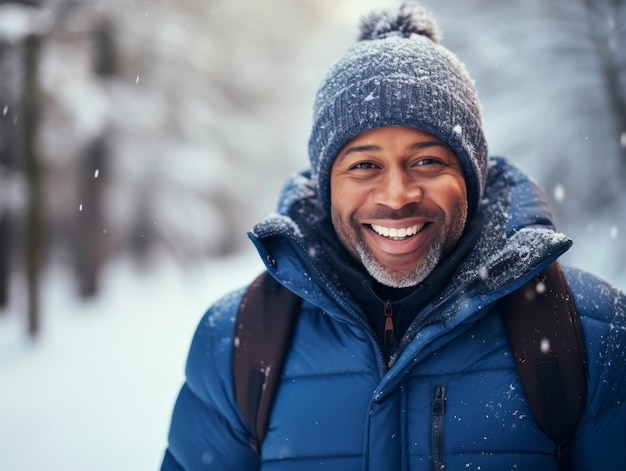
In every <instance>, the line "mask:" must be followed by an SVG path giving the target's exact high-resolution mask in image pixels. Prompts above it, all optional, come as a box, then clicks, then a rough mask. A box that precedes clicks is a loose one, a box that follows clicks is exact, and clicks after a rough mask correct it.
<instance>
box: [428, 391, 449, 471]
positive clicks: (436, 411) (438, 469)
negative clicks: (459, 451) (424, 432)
mask: <svg viewBox="0 0 626 471" xmlns="http://www.w3.org/2000/svg"><path fill="white" fill-rule="evenodd" d="M445 413H446V387H445V386H437V387H436V388H435V394H434V398H433V408H432V429H431V436H430V456H431V458H430V459H431V463H432V467H431V469H432V470H433V471H442V470H444V469H445V468H446V462H445V455H444V449H443V425H444V420H443V419H444V414H445Z"/></svg>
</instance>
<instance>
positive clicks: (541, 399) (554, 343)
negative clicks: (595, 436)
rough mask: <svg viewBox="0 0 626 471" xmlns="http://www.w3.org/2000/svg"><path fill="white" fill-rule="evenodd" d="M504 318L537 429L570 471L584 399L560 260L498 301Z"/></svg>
mask: <svg viewBox="0 0 626 471" xmlns="http://www.w3.org/2000/svg"><path fill="white" fill-rule="evenodd" d="M501 303H502V304H501V305H502V313H503V320H504V323H505V326H506V330H507V334H508V337H509V342H510V344H511V349H512V350H513V356H514V358H515V363H516V365H517V371H518V373H519V375H520V378H521V380H522V385H523V387H524V392H525V393H526V397H527V398H528V402H529V403H530V406H531V408H532V411H533V415H534V416H535V419H536V420H537V423H538V424H539V426H540V427H541V428H542V429H543V430H544V432H546V433H547V434H548V435H549V436H550V437H551V438H552V439H553V440H554V441H555V443H556V444H557V446H556V452H555V454H556V457H557V459H558V461H559V466H560V469H561V470H568V469H571V463H570V457H569V452H570V449H569V447H570V445H571V438H572V436H573V434H574V432H575V431H576V426H577V424H578V422H579V421H580V418H581V416H582V413H583V410H584V407H585V402H586V397H587V368H586V356H585V348H584V342H583V337H582V331H581V328H580V321H579V318H578V315H577V313H576V307H575V306H574V301H573V299H572V294H571V292H570V290H569V287H568V285H567V281H566V280H565V277H564V276H563V272H562V270H561V267H560V265H559V264H558V262H554V263H553V264H552V265H550V266H549V267H548V268H546V269H545V270H544V271H543V272H541V273H540V274H539V276H537V277H535V279H533V280H531V281H530V282H529V283H527V284H526V285H524V286H522V288H520V289H519V290H517V291H515V292H513V293H511V294H509V295H508V296H506V297H505V298H503V299H502V300H501Z"/></svg>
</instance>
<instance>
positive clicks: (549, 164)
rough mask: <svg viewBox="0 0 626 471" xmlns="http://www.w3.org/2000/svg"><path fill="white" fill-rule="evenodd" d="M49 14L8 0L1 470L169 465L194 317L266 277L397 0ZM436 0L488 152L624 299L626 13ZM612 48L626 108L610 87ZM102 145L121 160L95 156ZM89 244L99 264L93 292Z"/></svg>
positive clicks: (223, 3) (68, 7)
mask: <svg viewBox="0 0 626 471" xmlns="http://www.w3.org/2000/svg"><path fill="white" fill-rule="evenodd" d="M26 3H28V2H26ZM33 3H37V2H33ZM39 3H40V5H39V7H33V6H24V5H16V4H11V3H8V2H5V3H1V4H0V74H1V75H0V110H2V112H1V113H0V114H1V115H2V116H0V222H1V221H2V217H6V216H7V215H10V216H11V218H12V219H11V220H12V223H13V224H12V232H11V234H12V239H11V240H12V245H11V251H10V253H11V262H10V268H11V270H10V279H9V284H8V290H9V293H8V294H9V296H8V302H7V303H6V305H5V306H4V307H0V469H1V470H3V471H4V470H8V471H34V470H39V469H49V470H72V471H73V470H84V469H89V470H93V471H100V470H102V471H104V470H116V471H117V470H143V469H145V470H149V469H158V466H159V464H160V460H161V457H162V453H163V450H164V448H165V446H166V437H167V430H168V425H169V418H170V413H171V410H172V406H173V402H174V400H175V398H176V394H177V392H178V388H179V387H180V384H181V382H182V381H183V369H184V362H185V356H186V353H187V348H188V346H189V342H190V340H191V336H192V335H193V331H194V329H195V326H196V323H197V322H198V320H199V319H200V316H201V315H202V313H203V312H204V310H205V309H206V308H207V307H208V306H209V304H210V303H211V302H212V301H213V300H215V299H216V298H218V297H220V296H221V295H222V294H224V292H225V291H227V290H229V289H232V288H234V287H239V286H242V285H244V284H246V283H247V282H248V281H250V280H251V279H252V278H253V276H254V275H255V274H257V273H258V272H259V271H260V270H261V264H260V262H259V261H258V260H256V258H255V256H254V254H253V253H252V251H251V250H250V248H249V247H248V243H247V239H246V236H245V230H246V229H248V228H249V227H251V226H252V225H253V224H254V222H256V221H257V220H258V219H259V218H261V217H263V216H264V215H265V214H266V213H268V212H270V211H271V210H272V209H273V208H274V203H275V199H276V196H277V194H278V192H279V190H280V187H281V185H282V183H283V181H284V180H285V179H286V178H287V176H288V175H290V174H291V173H292V172H294V171H297V170H299V169H301V168H302V167H304V166H306V162H307V157H306V142H307V139H308V132H309V126H310V109H311V105H312V101H313V94H314V90H315V87H316V85H317V83H318V81H319V80H320V78H321V76H322V74H323V72H324V71H325V69H326V68H327V67H328V66H329V65H330V63H331V61H332V60H334V59H335V58H336V57H337V56H338V55H339V54H341V53H342V52H343V51H344V50H345V49H346V48H347V47H349V45H350V44H352V42H353V40H354V38H355V35H356V23H357V21H358V17H359V16H360V15H361V14H363V13H366V12H367V11H368V10H369V9H370V7H371V6H383V5H388V4H395V3H396V2H395V1H391V0H390V1H383V0H379V1H374V0H368V1H364V0H340V1H337V0H301V1H298V2H293V1H292V0H266V1H263V2H258V1H253V0H212V1H209V2H207V1H202V0H185V1H179V2H165V1H163V0H160V1H159V0H157V1H148V0H108V1H106V2H105V1H95V0H94V1H90V0H82V1H71V2H70V1H66V0H50V1H43V0H42V1H41V2H39ZM422 3H423V4H424V5H426V6H428V7H429V8H430V9H431V10H432V11H433V12H434V13H435V14H436V16H437V19H438V20H439V24H440V26H441V28H442V30H443V41H442V42H443V44H444V45H446V46H448V47H449V48H450V49H452V50H453V51H455V52H456V53H457V54H458V55H459V57H460V58H461V60H463V61H464V62H465V63H466V65H467V67H468V69H469V70H470V73H471V74H472V75H473V77H474V78H475V80H476V82H477V87H478V90H479V94H480V97H481V99H482V101H483V105H484V115H485V123H486V129H487V135H488V141H489V144H490V149H491V153H492V154H498V155H506V156H508V157H509V158H510V159H512V160H513V161H515V162H516V163H518V164H519V165H520V166H522V167H523V168H524V169H525V170H527V171H528V172H530V173H531V174H532V175H533V176H534V177H535V178H536V179H537V180H538V181H539V182H540V183H541V184H542V185H543V186H544V188H545V189H546V193H547V194H548V197H549V199H550V201H551V203H552V204H553V206H554V212H555V217H556V221H557V225H558V227H559V228H560V229H561V230H562V231H563V232H565V233H567V234H569V235H570V236H571V237H573V239H574V240H575V245H574V247H573V249H572V250H571V251H570V253H569V254H567V256H566V257H565V262H566V263H569V264H573V265H576V266H579V267H583V268H586V269H588V270H589V271H591V272H592V273H595V274H597V275H599V276H601V277H603V278H606V279H608V280H609V281H611V282H613V283H614V284H615V285H617V286H618V287H620V288H622V289H626V270H625V268H624V267H625V266H626V244H625V243H624V240H625V234H626V222H625V221H626V191H625V188H626V129H625V127H623V126H621V125H620V124H616V123H619V119H620V118H619V117H620V113H619V111H620V109H621V111H622V115H621V116H622V117H623V116H624V114H625V113H626V107H624V106H626V105H624V103H626V101H625V100H626V97H624V94H626V70H625V69H626V57H625V56H624V55H625V54H626V52H625V51H626V40H625V34H626V32H625V31H624V28H625V26H624V25H626V12H625V11H626V5H625V3H626V2H624V1H618V2H609V1H607V2H604V1H603V0H596V1H593V2H589V1H586V0H553V1H552V2H549V5H546V4H545V3H546V2H542V1H541V0H527V1H524V2H521V1H511V2H498V1H496V0H476V1H474V2H466V1H464V0H446V1H445V2H441V1H435V0H430V1H426V0H424V1H423V2H422ZM470 3H471V5H470ZM98 31H100V32H102V31H104V32H107V31H108V32H109V33H108V34H109V36H107V37H109V38H110V39H111V38H112V51H113V57H114V59H115V60H114V61H113V63H114V66H112V67H111V70H110V71H108V72H106V73H104V72H102V69H99V68H98V67H97V66H94V57H93V56H94V50H93V44H94V38H95V39H96V42H97V38H101V37H102V35H98V34H94V32H98ZM29 32H30V33H35V34H37V35H38V37H40V38H41V47H40V50H39V56H38V72H37V77H38V79H37V80H38V82H37V83H38V87H37V96H38V100H39V104H40V107H39V110H40V115H41V116H40V121H39V128H38V129H37V134H36V142H37V149H38V158H39V161H40V165H41V168H42V172H43V177H42V182H43V183H42V188H41V191H42V195H43V197H42V199H43V216H42V220H43V223H44V224H45V225H44V227H45V230H44V231H43V234H44V235H45V237H44V239H45V241H44V243H43V244H44V245H43V247H44V250H43V256H42V257H41V260H40V261H39V264H40V268H39V271H38V273H39V276H40V280H39V289H38V291H37V297H38V304H39V314H40V317H41V325H40V328H39V330H38V332H37V334H36V335H28V333H27V331H28V329H27V319H26V318H27V315H26V314H27V312H28V311H29V309H30V308H31V304H32V300H31V298H29V293H30V292H31V290H30V288H29V285H28V281H27V277H26V269H25V259H26V256H25V253H26V250H27V247H26V243H25V242H24V240H25V234H26V233H27V218H26V217H25V216H24V211H25V207H26V203H25V200H26V199H27V195H28V193H27V191H25V189H24V186H25V185H26V183H25V179H24V177H23V176H22V173H21V172H22V171H21V170H20V166H19V165H18V166H15V165H14V166H13V167H10V166H8V164H7V163H6V159H5V160H3V154H2V149H3V148H4V147H3V146H4V145H5V143H7V142H10V140H11V139H12V136H14V135H15V131H16V130H17V129H19V126H20V123H23V122H24V119H23V110H22V109H21V108H20V106H19V103H20V101H19V98H20V90H21V85H22V84H23V83H24V73H25V72H24V70H23V61H22V58H23V57H24V38H25V37H26V35H27V33H29ZM106 44H108V43H106ZM105 49H106V48H105ZM611 58H613V59H615V61H616V63H617V64H621V65H620V66H618V68H617V70H616V73H615V74H614V76H615V77H616V80H617V84H618V86H617V90H618V92H621V95H620V96H618V97H617V98H618V99H616V97H615V96H614V91H615V90H612V89H611V87H610V86H609V84H610V81H608V80H607V76H606V75H603V74H604V73H605V71H606V70H607V67H606V65H607V64H609V65H610V64H611V63H612V62H611V60H612V59H611ZM96 62H97V61H96ZM609 69H610V68H609ZM614 88H615V87H614ZM618 95H619V93H618ZM620 99H621V100H622V101H621V102H620ZM616 103H617V108H616ZM620 103H621V105H624V106H622V108H620ZM622 124H623V122H622ZM98 143H104V144H105V145H104V149H105V152H104V157H102V155H100V154H98V155H100V157H99V159H98V158H95V159H94V157H93V153H92V152H91V151H92V150H93V149H94V144H98ZM96 186H97V188H98V193H97V195H98V196H97V198H96V199H93V198H92V197H91V196H89V195H91V194H92V193H91V192H90V190H93V188H96ZM86 221H88V223H87V222H86ZM85 244H86V245H85ZM85 246H86V247H87V248H86V249H85V248H84V247H85ZM1 249H2V247H0V251H1ZM85 251H86V252H87V253H89V252H93V251H95V252H97V253H98V254H100V258H99V259H98V260H99V262H98V263H97V264H95V265H92V266H91V269H92V271H93V273H90V275H93V276H94V279H95V280H96V283H95V285H94V287H93V288H94V289H93V290H91V291H89V292H87V293H86V292H85V290H84V289H83V288H84V278H83V277H84V276H85V273H86V272H85V263H84V260H82V259H81V257H84V253H85ZM81 254H82V255H81ZM81 260H82V261H81ZM94 267H95V268H94Z"/></svg>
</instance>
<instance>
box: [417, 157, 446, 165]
mask: <svg viewBox="0 0 626 471" xmlns="http://www.w3.org/2000/svg"><path fill="white" fill-rule="evenodd" d="M441 163H442V162H441V160H439V159H435V158H430V157H426V158H423V159H420V160H418V161H417V162H416V163H415V165H416V166H423V165H436V164H441Z"/></svg>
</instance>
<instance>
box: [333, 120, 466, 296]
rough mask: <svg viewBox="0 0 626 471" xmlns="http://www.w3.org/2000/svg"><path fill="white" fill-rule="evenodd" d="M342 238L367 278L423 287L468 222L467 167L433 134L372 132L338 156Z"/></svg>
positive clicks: (336, 199) (336, 215) (336, 207)
mask: <svg viewBox="0 0 626 471" xmlns="http://www.w3.org/2000/svg"><path fill="white" fill-rule="evenodd" d="M330 188H331V215H332V222H333V225H334V227H335V230H336V232H337V236H338V237H339V239H340V240H341V242H342V243H343V245H344V246H345V247H346V248H347V249H348V251H350V253H351V254H352V255H353V256H354V257H355V258H357V259H360V261H361V263H363V266H364V267H365V268H366V270H367V271H368V272H369V274H370V275H371V276H372V277H373V278H374V279H375V280H376V281H378V282H379V283H382V284H383V285H387V286H391V287H394V288H405V287H408V286H415V285H417V284H419V283H420V282H422V281H423V280H424V279H425V278H426V277H427V276H428V275H429V274H430V273H431V272H432V271H433V269H434V268H435V266H436V265H437V264H438V263H439V261H440V260H441V257H442V255H446V254H447V253H448V252H449V251H450V250H451V249H452V248H453V247H454V246H455V245H456V243H457V242H458V241H459V239H460V238H461V234H462V233H463V229H464V227H465V221H466V220H467V194H466V193H467V191H466V188H465V177H464V176H463V168H462V166H461V163H460V162H459V159H458V158H457V157H456V155H455V154H454V152H453V151H452V150H451V149H450V148H449V147H448V146H447V145H446V144H445V143H443V142H442V141H440V140H439V139H437V138H436V137H435V136H433V135H431V134H428V133H425V132H423V131H420V130H418V129H414V128H409V127H404V126H386V127H381V128H376V129H372V130H370V131H366V132H364V133H361V134H359V135H358V136H356V137H354V138H352V139H350V141H348V143H347V144H346V145H345V146H344V147H343V148H342V149H341V150H340V151H339V154H338V155H337V158H336V159H335V162H334V164H333V167H332V170H331V175H330Z"/></svg>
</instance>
